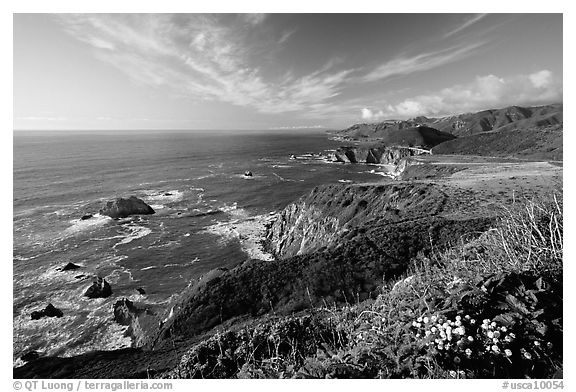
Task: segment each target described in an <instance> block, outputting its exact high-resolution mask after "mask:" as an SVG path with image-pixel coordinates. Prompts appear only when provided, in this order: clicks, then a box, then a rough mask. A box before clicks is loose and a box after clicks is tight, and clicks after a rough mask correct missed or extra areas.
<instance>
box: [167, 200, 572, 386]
mask: <svg viewBox="0 0 576 392" xmlns="http://www.w3.org/2000/svg"><path fill="white" fill-rule="evenodd" d="M501 212H502V214H501V218H500V219H499V221H498V222H497V223H496V224H495V225H494V226H493V227H492V228H491V229H490V230H487V231H485V232H484V233H483V234H482V235H480V236H479V237H478V236H477V235H476V236H472V237H471V238H472V239H468V238H467V236H463V237H461V238H460V242H459V244H458V245H456V246H453V247H452V248H450V249H447V250H437V251H433V252H431V253H427V254H423V253H420V254H418V255H417V256H416V257H413V258H412V261H411V264H410V268H409V269H408V271H407V272H405V273H404V275H403V276H402V277H401V278H399V279H396V280H395V281H385V282H384V283H383V287H382V291H381V293H380V295H378V297H377V298H376V300H367V301H363V302H360V303H356V304H348V305H346V306H337V305H329V304H325V305H324V306H321V307H316V308H314V309H312V310H307V311H303V312H300V313H298V314H295V315H292V316H266V317H264V318H261V319H259V320H256V321H255V322H252V323H248V324H247V325H245V326H243V327H241V328H237V329H230V330H228V331H224V332H221V333H218V334H216V335H214V336H212V337H211V338H209V339H207V340H205V341H203V342H202V343H200V344H198V345H196V346H194V347H193V348H192V349H191V350H190V351H189V352H188V353H187V354H186V355H185V356H184V357H183V358H182V361H181V363H180V365H179V366H178V367H177V368H176V369H174V370H173V371H171V372H170V373H167V374H164V375H162V376H163V377H208V378H219V377H226V378H229V377H240V378H334V377H337V378H490V377H496V378H551V377H554V376H558V375H559V374H561V370H562V333H563V326H562V322H563V319H562V258H563V215H562V202H561V198H559V197H558V196H557V195H556V196H552V197H551V198H549V199H548V200H523V201H515V203H514V204H513V205H512V206H510V207H502V210H501ZM433 318H437V321H434V322H432V321H431V320H433ZM459 326H461V327H462V328H463V329H462V330H460V329H458V328H459ZM448 329H450V330H451V331H460V334H458V333H457V332H453V333H452V334H451V335H450V334H448V335H449V336H451V338H448V335H447V334H446V333H447V331H448ZM442 334H444V335H443V336H442ZM494 339H497V340H494Z"/></svg>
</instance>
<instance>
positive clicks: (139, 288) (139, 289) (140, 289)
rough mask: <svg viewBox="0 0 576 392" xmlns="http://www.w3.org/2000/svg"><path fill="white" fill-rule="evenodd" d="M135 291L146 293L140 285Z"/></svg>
mask: <svg viewBox="0 0 576 392" xmlns="http://www.w3.org/2000/svg"><path fill="white" fill-rule="evenodd" d="M136 291H138V292H139V293H140V294H142V295H144V294H146V291H145V290H144V289H143V288H142V287H138V288H137V289H136Z"/></svg>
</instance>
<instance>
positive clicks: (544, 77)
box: [530, 69, 553, 88]
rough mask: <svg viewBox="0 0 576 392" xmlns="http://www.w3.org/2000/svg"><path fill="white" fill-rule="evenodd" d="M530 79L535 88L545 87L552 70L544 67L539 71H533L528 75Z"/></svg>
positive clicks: (548, 83)
mask: <svg viewBox="0 0 576 392" xmlns="http://www.w3.org/2000/svg"><path fill="white" fill-rule="evenodd" d="M530 81H531V82H532V84H533V85H534V87H536V88H547V87H548V86H549V85H550V83H552V82H553V80H552V72H550V71H548V70H546V69H544V70H542V71H540V72H536V73H533V74H532V75H530Z"/></svg>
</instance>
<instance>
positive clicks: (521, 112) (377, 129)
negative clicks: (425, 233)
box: [334, 103, 563, 140]
mask: <svg viewBox="0 0 576 392" xmlns="http://www.w3.org/2000/svg"><path fill="white" fill-rule="evenodd" d="M562 122H563V104H562V103H557V104H551V105H544V106H533V107H521V106H509V107H506V108H502V109H489V110H482V111H479V112H474V113H464V114H459V115H455V116H446V117H437V118H434V117H425V116H420V117H415V118H412V119H409V120H387V121H381V122H378V123H370V124H367V123H364V124H354V125H352V126H351V127H349V128H346V129H344V130H341V131H337V132H335V133H334V134H335V135H336V136H339V137H341V138H344V139H350V140H366V139H386V138H387V134H390V133H391V132H397V131H401V130H405V129H408V128H415V127H419V126H426V127H430V128H434V129H436V130H438V131H441V132H445V133H450V134H452V135H454V136H459V137H460V136H469V135H474V134H477V133H481V132H488V131H504V130H513V129H519V128H531V127H543V126H550V125H556V124H561V123H562Z"/></svg>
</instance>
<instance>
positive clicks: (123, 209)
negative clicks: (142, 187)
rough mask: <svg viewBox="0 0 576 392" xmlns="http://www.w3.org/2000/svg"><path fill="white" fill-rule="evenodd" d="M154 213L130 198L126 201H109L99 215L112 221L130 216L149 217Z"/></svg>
mask: <svg viewBox="0 0 576 392" xmlns="http://www.w3.org/2000/svg"><path fill="white" fill-rule="evenodd" d="M154 213H155V211H154V210H153V209H152V207H150V206H149V205H148V204H146V203H145V202H144V201H143V200H142V199H139V198H137V197H136V196H130V197H129V198H128V199H124V198H118V199H116V200H110V201H108V202H106V205H105V206H104V207H103V208H102V209H101V210H100V214H102V215H106V216H109V217H111V218H114V219H118V218H126V217H128V216H130V215H150V214H154Z"/></svg>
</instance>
